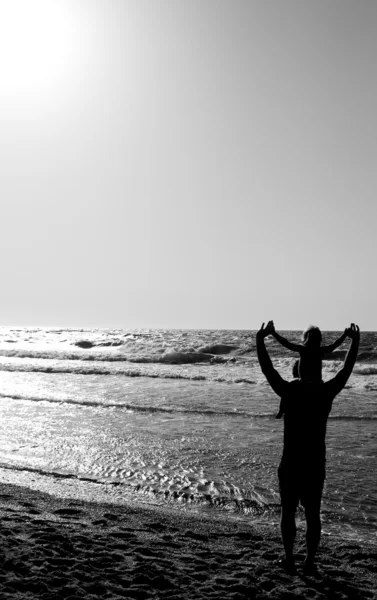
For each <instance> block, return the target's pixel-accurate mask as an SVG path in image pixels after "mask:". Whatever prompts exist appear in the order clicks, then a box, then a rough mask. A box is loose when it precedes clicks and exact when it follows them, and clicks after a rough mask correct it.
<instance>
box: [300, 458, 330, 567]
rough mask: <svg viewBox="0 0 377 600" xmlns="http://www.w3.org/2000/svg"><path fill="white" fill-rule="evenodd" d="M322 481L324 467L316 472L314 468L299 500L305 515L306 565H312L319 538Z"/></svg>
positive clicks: (323, 478) (323, 479)
mask: <svg viewBox="0 0 377 600" xmlns="http://www.w3.org/2000/svg"><path fill="white" fill-rule="evenodd" d="M324 481H325V472H324V469H320V470H319V472H317V473H316V471H315V470H314V471H312V473H311V480H310V482H308V485H307V488H306V490H305V494H304V497H303V498H302V500H301V502H302V504H303V506H304V508H305V517H306V559H305V566H306V567H312V566H313V565H314V559H315V555H316V552H317V549H318V545H319V542H320V539H321V516H320V513H321V501H322V491H323V484H324Z"/></svg>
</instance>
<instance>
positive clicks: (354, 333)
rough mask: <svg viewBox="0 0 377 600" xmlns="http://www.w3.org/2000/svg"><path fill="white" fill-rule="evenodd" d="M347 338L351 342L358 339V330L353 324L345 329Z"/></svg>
mask: <svg viewBox="0 0 377 600" xmlns="http://www.w3.org/2000/svg"><path fill="white" fill-rule="evenodd" d="M346 333H347V337H349V338H351V340H357V339H359V338H360V329H359V327H358V325H355V323H351V326H350V327H348V328H347V329H346Z"/></svg>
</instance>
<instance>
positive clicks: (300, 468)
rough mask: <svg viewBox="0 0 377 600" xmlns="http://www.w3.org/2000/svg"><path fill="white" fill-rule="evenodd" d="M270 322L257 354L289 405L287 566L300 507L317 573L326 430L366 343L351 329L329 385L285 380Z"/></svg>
mask: <svg viewBox="0 0 377 600" xmlns="http://www.w3.org/2000/svg"><path fill="white" fill-rule="evenodd" d="M274 331H275V330H274V325H273V322H272V321H269V322H268V323H267V325H266V327H264V323H263V325H262V327H261V329H260V330H259V331H258V333H257V336H256V340H257V355H258V359H259V363H260V366H261V369H262V371H263V373H264V375H265V377H266V378H267V381H268V383H269V384H270V386H271V387H272V389H273V390H274V392H275V393H276V394H277V395H278V396H280V398H281V399H282V400H283V402H284V407H285V414H284V446H283V454H282V457H281V461H280V464H279V468H278V477H279V491H280V497H281V534H282V540H283V546H284V550H285V558H284V559H283V560H282V561H281V566H282V567H284V568H286V569H287V570H293V569H294V566H295V565H294V558H293V545H294V540H295V537H296V521H295V513H296V510H297V507H298V504H299V502H300V503H301V505H302V506H303V508H304V510H305V518H306V549H307V555H306V560H305V568H306V569H312V568H314V558H315V554H316V551H317V547H318V544H319V541H320V537H321V519H320V508H321V499H322V490H323V484H324V481H325V464H326V444H325V437H326V425H327V419H328V416H329V414H330V411H331V407H332V403H333V400H334V398H335V397H336V396H337V395H338V394H339V392H341V390H342V389H343V388H344V386H345V384H346V382H347V380H348V378H349V376H350V375H351V372H352V369H353V367H354V364H355V361H356V357H357V352H358V348H359V341H360V331H359V328H358V326H357V325H356V326H355V325H354V324H353V323H352V324H351V327H349V328H348V329H346V330H345V335H346V336H347V337H349V338H350V339H351V340H352V343H351V347H350V349H349V351H348V353H347V356H346V358H345V361H344V364H343V367H342V368H341V369H340V370H339V371H338V373H337V374H336V375H335V377H333V378H332V379H330V380H329V381H326V382H323V381H317V382H313V381H312V380H311V379H310V378H308V379H307V378H306V377H305V372H304V373H301V374H300V379H294V380H293V381H290V382H289V381H285V380H284V379H283V378H282V377H281V376H280V375H279V373H278V372H277V371H276V369H275V368H274V367H273V365H272V362H271V358H270V356H269V354H268V352H267V350H266V347H265V343H264V339H265V338H266V337H267V336H268V335H273V333H274Z"/></svg>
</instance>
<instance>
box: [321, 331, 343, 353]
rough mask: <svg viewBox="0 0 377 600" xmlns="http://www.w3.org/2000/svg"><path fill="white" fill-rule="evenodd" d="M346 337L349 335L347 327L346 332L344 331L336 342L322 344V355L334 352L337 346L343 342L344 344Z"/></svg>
mask: <svg viewBox="0 0 377 600" xmlns="http://www.w3.org/2000/svg"><path fill="white" fill-rule="evenodd" d="M346 337H347V329H345V330H344V332H343V333H342V335H341V336H340V337H339V338H338V339H337V340H335V342H333V343H332V344H329V345H328V346H321V354H322V356H323V355H324V354H330V353H331V352H334V350H335V348H338V347H339V346H340V345H341V344H343V342H344V340H345V339H346Z"/></svg>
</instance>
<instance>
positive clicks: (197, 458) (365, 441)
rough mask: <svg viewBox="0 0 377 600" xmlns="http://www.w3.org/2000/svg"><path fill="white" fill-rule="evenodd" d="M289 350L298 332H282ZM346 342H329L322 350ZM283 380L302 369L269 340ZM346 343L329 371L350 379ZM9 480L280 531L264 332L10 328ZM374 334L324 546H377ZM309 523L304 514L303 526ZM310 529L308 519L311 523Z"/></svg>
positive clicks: (339, 457) (2, 386)
mask: <svg viewBox="0 0 377 600" xmlns="http://www.w3.org/2000/svg"><path fill="white" fill-rule="evenodd" d="M284 335H285V336H286V337H288V338H289V339H291V340H296V341H297V340H298V339H299V332H294V331H291V332H284ZM338 336H339V332H326V333H324V343H329V342H330V341H332V340H334V339H335V338H336V337H338ZM266 345H267V347H268V349H269V352H270V353H271V356H272V359H273V362H274V365H275V367H276V368H277V369H278V370H279V372H280V373H281V374H282V376H283V377H284V378H286V379H288V380H289V379H291V369H292V364H293V362H294V360H295V359H296V358H297V357H296V356H295V355H294V353H291V352H289V351H287V350H285V349H284V348H282V347H281V346H279V345H278V344H277V342H276V341H275V340H273V339H272V338H267V340H266ZM348 345H349V340H348V341H347V342H346V343H345V344H344V345H343V346H342V347H341V348H340V349H339V350H338V351H336V352H335V353H334V354H333V355H332V357H331V360H327V361H324V363H323V377H324V379H325V380H328V379H329V378H331V377H332V376H333V375H334V374H335V373H336V371H337V370H338V369H339V368H340V367H341V365H342V362H343V359H344V355H345V351H346V349H347V346H348ZM0 370H1V374H0V411H1V412H0V414H1V419H0V468H1V469H2V470H3V471H4V470H5V471H6V472H9V473H10V472H12V473H15V474H16V476H18V477H19V478H20V481H21V480H22V477H21V476H22V474H25V473H29V474H30V473H31V474H38V478H39V481H41V480H43V479H46V480H47V479H48V480H50V481H51V479H52V480H54V479H58V480H59V481H60V482H62V481H64V479H65V478H66V479H67V480H69V479H72V478H74V479H75V480H76V481H77V482H79V485H81V484H80V482H82V485H84V482H86V484H87V482H88V481H89V482H92V483H93V484H97V485H99V486H103V487H106V486H107V488H106V489H108V488H109V486H114V489H116V501H117V502H119V503H120V504H122V502H126V499H127V498H128V497H129V494H130V492H131V493H132V494H133V497H134V498H135V499H136V500H137V498H142V497H143V499H144V501H145V498H148V497H149V498H150V499H151V500H152V499H154V501H156V500H157V501H158V502H159V503H163V504H166V505H170V506H172V507H174V508H175V509H177V507H180V508H179V509H182V510H186V511H187V510H194V511H206V512H207V513H209V514H213V515H219V514H222V515H224V516H225V518H229V519H244V520H247V521H249V522H260V521H264V522H266V521H267V522H271V523H273V524H274V525H276V524H277V523H278V520H279V494H278V480H277V473H276V469H277V465H278V462H279V458H280V454H281V449H282V436H283V420H276V419H275V414H276V412H277V409H278V404H279V399H278V398H277V396H275V394H274V393H273V391H272V390H271V388H270V387H269V385H268V384H267V382H266V380H265V378H264V376H263V374H262V373H261V370H260V367H259V364H258V361H257V358H256V351H255V332H254V331H229V330H226V331H221V330H210V331H209V330H208V331H207V330H187V331H183V330H99V329H91V330H87V329H42V328H34V329H31V328H5V327H3V328H0ZM376 424H377V333H374V332H366V333H362V337H361V346H360V352H359V357H358V362H357V363H356V366H355V368H354V371H353V374H352V376H351V377H350V379H349V381H348V383H347V386H346V388H345V389H344V390H343V391H342V392H341V394H339V396H337V398H336V399H335V401H334V404H333V409H332V412H331V415H330V418H329V422H328V427H327V479H326V484H325V490H324V496H323V504H322V518H323V529H324V532H325V533H327V534H329V535H337V534H341V535H342V536H343V537H345V536H346V537H349V538H352V539H357V540H361V541H362V540H366V539H368V540H369V541H374V542H377V493H376V471H377V470H376V467H377V451H376V448H377V445H376ZM299 518H300V514H299ZM301 518H302V517H301Z"/></svg>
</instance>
